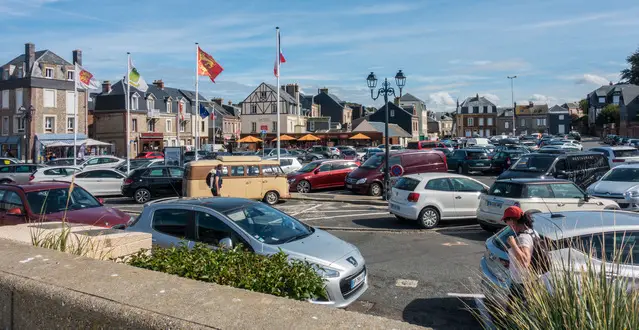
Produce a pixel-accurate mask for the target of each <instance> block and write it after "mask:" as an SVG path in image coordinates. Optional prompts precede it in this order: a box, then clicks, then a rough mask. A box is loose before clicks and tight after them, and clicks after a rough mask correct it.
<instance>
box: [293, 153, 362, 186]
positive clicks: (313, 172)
mask: <svg viewBox="0 0 639 330" xmlns="http://www.w3.org/2000/svg"><path fill="white" fill-rule="evenodd" d="M358 166H359V162H358V161H353V160H341V159H340V160H327V159H322V160H316V161H314V162H310V163H308V164H306V165H304V167H302V168H300V169H299V170H297V171H296V172H293V173H290V174H289V175H288V176H287V179H288V185H289V190H290V191H297V192H301V193H307V192H310V191H311V190H314V189H325V188H343V187H344V184H345V181H344V180H345V179H346V176H347V175H348V174H349V173H351V172H352V171H353V170H354V169H356V168H357V167H358Z"/></svg>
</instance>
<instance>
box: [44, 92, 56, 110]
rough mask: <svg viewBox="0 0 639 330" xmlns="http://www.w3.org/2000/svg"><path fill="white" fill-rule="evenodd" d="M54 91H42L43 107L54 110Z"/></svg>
mask: <svg viewBox="0 0 639 330" xmlns="http://www.w3.org/2000/svg"><path fill="white" fill-rule="evenodd" d="M55 101H56V100H55V89H45V90H44V107H45V108H55V103H56V102H55Z"/></svg>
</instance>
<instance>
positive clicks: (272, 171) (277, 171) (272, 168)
mask: <svg viewBox="0 0 639 330" xmlns="http://www.w3.org/2000/svg"><path fill="white" fill-rule="evenodd" d="M309 172H310V171H309ZM262 174H263V175H265V176H276V175H284V171H282V168H280V167H279V166H276V165H262Z"/></svg>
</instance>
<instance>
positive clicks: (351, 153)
mask: <svg viewBox="0 0 639 330" xmlns="http://www.w3.org/2000/svg"><path fill="white" fill-rule="evenodd" d="M342 159H346V160H359V155H358V154H357V152H356V151H355V149H344V150H342Z"/></svg>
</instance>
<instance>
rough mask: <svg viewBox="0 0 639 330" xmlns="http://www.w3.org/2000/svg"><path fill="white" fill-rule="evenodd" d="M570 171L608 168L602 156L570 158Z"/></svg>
mask: <svg viewBox="0 0 639 330" xmlns="http://www.w3.org/2000/svg"><path fill="white" fill-rule="evenodd" d="M570 168H571V170H585V169H595V168H609V165H608V161H607V160H606V159H605V158H604V157H603V156H602V155H576V156H570Z"/></svg>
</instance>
